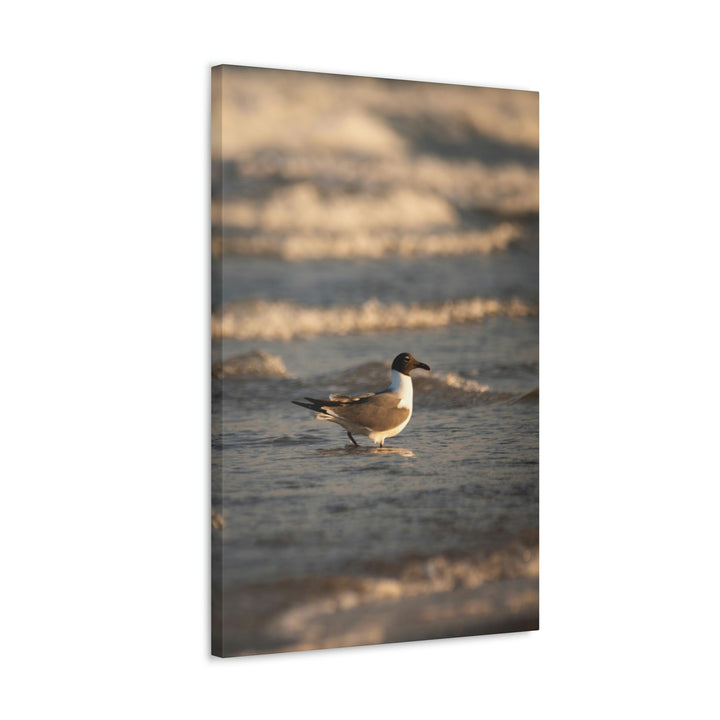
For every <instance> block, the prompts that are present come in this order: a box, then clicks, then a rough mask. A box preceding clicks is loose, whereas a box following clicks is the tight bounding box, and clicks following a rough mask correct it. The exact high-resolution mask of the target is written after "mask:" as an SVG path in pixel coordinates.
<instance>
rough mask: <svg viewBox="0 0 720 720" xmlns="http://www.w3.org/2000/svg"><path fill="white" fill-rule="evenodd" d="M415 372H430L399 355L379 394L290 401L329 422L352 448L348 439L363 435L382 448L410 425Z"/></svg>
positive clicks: (414, 360)
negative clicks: (344, 432) (344, 433)
mask: <svg viewBox="0 0 720 720" xmlns="http://www.w3.org/2000/svg"><path fill="white" fill-rule="evenodd" d="M415 368H422V369H423V370H427V371H428V372H430V366H429V365H426V364H425V363H422V362H420V361H419V360H416V359H415V358H414V357H413V356H412V355H411V354H410V353H400V354H399V355H398V356H397V357H396V358H395V359H394V360H393V364H392V370H391V375H392V382H391V383H390V385H389V387H387V388H386V389H385V390H383V391H382V392H379V393H368V394H367V395H360V396H358V397H349V396H347V395H331V396H330V399H329V400H314V399H313V398H309V397H306V398H305V400H307V401H308V402H306V403H304V402H299V401H298V400H293V401H292V402H293V403H295V405H299V406H300V407H304V408H307V409H308V410H312V411H313V412H316V413H317V415H316V416H315V417H316V418H317V419H318V420H330V421H331V422H334V423H337V424H338V425H342V426H343V427H344V428H345V430H347V434H348V437H349V438H350V440H352V443H353V445H355V446H356V447H358V443H357V442H356V441H355V438H354V437H353V436H352V434H353V433H355V434H356V435H367V436H368V437H369V438H370V439H371V440H372V441H373V442H374V443H375V444H376V445H379V446H380V447H383V445H384V443H385V439H386V438H389V437H394V436H395V435H397V434H398V433H400V432H402V430H403V428H404V427H405V426H406V425H407V424H408V422H410V416H411V415H412V411H413V386H412V380H411V379H410V373H411V371H413V370H414V369H415Z"/></svg>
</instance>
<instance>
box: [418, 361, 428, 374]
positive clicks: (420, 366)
mask: <svg viewBox="0 0 720 720" xmlns="http://www.w3.org/2000/svg"><path fill="white" fill-rule="evenodd" d="M415 367H416V368H422V369H423V370H427V371H428V372H430V366H429V365H426V364H425V363H421V362H418V361H417V360H416V361H415Z"/></svg>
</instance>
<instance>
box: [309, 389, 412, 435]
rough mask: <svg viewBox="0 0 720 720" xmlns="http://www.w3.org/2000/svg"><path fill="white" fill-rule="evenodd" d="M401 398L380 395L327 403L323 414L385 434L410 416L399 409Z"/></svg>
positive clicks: (405, 409) (323, 408)
mask: <svg viewBox="0 0 720 720" xmlns="http://www.w3.org/2000/svg"><path fill="white" fill-rule="evenodd" d="M399 402H400V398H399V397H398V396H397V395H395V394H394V393H386V392H382V393H378V394H377V395H370V396H368V397H363V398H358V399H357V400H353V401H350V402H335V403H326V404H324V406H323V407H322V410H321V412H324V413H325V414H327V415H332V416H334V417H337V418H340V419H342V420H347V422H350V423H352V424H353V425H360V426H361V427H365V428H368V429H370V430H374V431H376V432H384V431H385V430H391V429H392V428H395V427H397V426H398V425H400V424H402V423H403V422H405V420H407V419H408V416H409V415H410V410H408V408H406V407H402V408H401V407H398V403H399Z"/></svg>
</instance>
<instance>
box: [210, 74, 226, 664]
mask: <svg viewBox="0 0 720 720" xmlns="http://www.w3.org/2000/svg"><path fill="white" fill-rule="evenodd" d="M223 75H224V74H223V68H222V66H220V67H214V68H212V71H211V82H210V87H211V110H210V113H211V118H210V163H211V188H210V208H211V210H210V218H211V229H210V238H211V239H210V243H211V262H210V268H211V271H210V272H211V281H210V287H211V291H210V305H211V313H212V312H214V311H215V309H216V308H217V307H219V306H220V304H221V302H222V272H221V270H222V209H221V203H222V197H223V188H222V179H223V154H222V96H223V92H222V89H223ZM211 322H212V321H211ZM221 351H222V339H221V338H215V337H212V339H211V366H212V364H213V363H214V362H215V361H216V359H217V358H219V357H220V355H221ZM210 382H211V383H212V387H211V393H210V396H211V398H212V400H211V423H210V429H211V434H212V439H211V443H212V444H211V451H210V452H211V507H212V519H211V524H212V530H211V533H212V540H211V563H210V567H211V637H212V641H211V652H212V654H213V655H217V656H219V657H223V582H222V578H223V571H222V570H223V533H222V527H223V523H224V520H223V518H224V514H223V505H222V498H223V458H222V446H221V444H220V442H219V439H220V438H221V437H222V400H223V398H222V392H221V388H218V387H216V383H218V382H219V381H217V380H215V379H214V378H211V380H210Z"/></svg>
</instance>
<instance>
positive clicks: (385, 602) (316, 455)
mask: <svg viewBox="0 0 720 720" xmlns="http://www.w3.org/2000/svg"><path fill="white" fill-rule="evenodd" d="M248 72H249V71H248ZM263 77H264V78H265V79H266V80H267V79H268V78H270V80H272V78H275V81H276V82H277V84H276V85H274V84H273V82H270V83H269V85H268V87H270V88H275V90H277V88H279V87H281V86H284V85H283V83H285V81H286V77H285V75H282V74H280V75H278V74H271V76H263ZM255 79H257V78H256V77H255V75H253V74H252V73H250V74H249V75H248V74H243V73H239V74H238V75H232V76H231V78H230V80H229V81H228V82H230V83H231V88H232V89H233V91H234V92H235V93H236V95H234V96H233V97H237V98H242V97H245V96H244V95H243V93H245V95H247V97H250V96H252V97H253V101H252V102H250V100H248V99H247V97H246V100H247V102H245V104H243V103H239V104H238V108H241V109H237V108H236V109H235V112H236V113H237V117H244V119H245V120H246V121H247V124H246V125H245V129H246V131H247V133H246V134H245V135H242V134H240V135H238V138H237V139H236V140H235V145H233V143H232V142H229V144H228V146H227V147H228V148H234V150H232V151H230V150H227V152H226V156H225V157H224V164H222V166H221V168H222V172H221V173H220V180H221V182H218V184H217V185H216V187H215V188H214V198H215V202H218V201H220V200H223V201H224V203H225V206H226V207H227V208H229V209H228V212H227V214H226V216H225V221H224V222H219V223H218V221H217V217H216V232H215V236H214V241H213V242H214V252H215V261H214V264H213V375H214V377H213V408H212V413H213V423H212V426H213V453H212V462H213V508H214V510H215V511H216V512H217V513H219V515H220V516H221V517H222V521H221V522H219V523H218V527H217V529H215V530H214V531H213V586H214V594H213V615H214V638H213V645H214V652H216V654H221V655H238V654H252V653H258V652H276V651H282V650H293V649H309V648H317V647H336V646H340V645H359V644H367V643H375V642H393V641H400V640H413V639H422V638H431V637H447V636H451V635H465V634H476V633H488V632H502V631H510V630H523V629H533V628H536V627H537V622H538V601H537V582H538V570H537V568H538V552H537V549H538V548H537V537H538V535H537V534H538V456H539V454H538V362H539V359H538V327H539V325H538V223H537V215H536V214H535V213H534V212H533V207H534V208H535V210H536V205H535V206H533V197H534V198H535V203H536V191H534V190H533V187H534V186H533V182H534V180H533V178H534V177H536V173H537V167H536V163H535V164H534V163H533V158H535V159H536V156H535V155H533V153H532V152H530V153H527V152H526V153H525V154H523V152H524V151H523V152H520V151H518V152H511V150H512V148H513V147H515V148H516V149H517V147H519V145H513V142H512V139H511V138H510V137H509V136H508V135H507V133H509V132H511V130H508V127H507V126H506V125H502V124H501V123H500V122H499V121H498V122H497V123H496V125H495V126H492V123H491V122H490V120H488V118H487V117H486V116H485V115H484V114H483V113H482V112H481V110H482V108H480V109H478V110H477V111H476V113H475V115H473V114H472V113H470V117H473V118H474V120H473V122H475V123H476V125H477V126H478V127H479V126H480V125H482V127H483V133H488V132H490V130H489V128H491V127H495V128H496V132H497V137H496V138H495V141H494V142H493V143H491V144H490V145H487V143H486V142H485V140H482V142H481V141H480V140H481V139H482V138H481V139H479V137H480V136H479V134H478V133H479V131H477V132H475V131H472V132H470V130H467V128H466V129H465V130H463V131H462V132H467V137H465V136H463V134H462V132H461V131H460V129H459V128H460V126H457V127H455V131H456V132H455V138H456V141H453V142H452V143H450V144H448V142H442V143H441V142H439V141H438V142H435V143H433V138H432V137H431V135H432V132H435V131H436V130H437V131H438V132H440V130H438V128H440V127H443V125H442V123H441V124H440V125H438V124H437V123H436V120H437V112H439V110H438V107H440V106H437V107H436V106H434V105H433V107H434V108H435V113H436V114H435V115H433V118H435V119H434V120H433V121H432V122H430V121H429V119H428V118H429V117H430V116H429V115H427V113H426V114H425V115H422V114H421V115H419V116H418V123H419V125H413V124H412V117H410V116H408V117H404V118H402V121H401V120H400V118H399V115H398V113H400V112H401V111H400V110H399V109H398V107H396V103H397V97H396V92H400V93H401V94H403V97H404V98H405V101H406V102H411V103H419V104H420V105H418V107H420V106H421V105H422V103H423V102H427V101H428V98H430V99H432V97H433V93H434V92H440V93H441V95H443V97H444V100H445V103H446V104H445V105H443V106H442V107H447V108H450V110H448V112H449V113H450V111H451V110H452V111H453V112H455V111H457V112H458V114H456V115H455V116H453V117H454V118H455V120H457V118H459V117H465V115H463V112H465V111H466V110H467V101H468V98H471V97H475V96H474V95H472V93H471V94H470V95H467V94H464V95H463V94H462V93H460V95H458V96H457V98H456V97H455V95H453V94H452V92H450V94H448V92H449V91H448V90H447V88H440V89H439V90H438V89H437V88H438V87H439V86H431V85H413V86H406V85H405V84H401V85H400V86H396V85H393V84H390V85H387V84H386V83H382V82H380V81H367V80H363V81H361V82H358V83H356V84H355V85H352V83H351V86H352V87H351V92H349V94H348V95H347V96H345V97H344V99H342V98H340V99H338V100H337V102H338V103H340V102H344V103H346V104H347V107H348V108H349V110H347V112H349V113H350V114H351V115H353V113H355V114H354V115H353V117H354V118H355V119H354V120H353V121H352V122H353V123H355V125H354V126H353V127H355V128H356V130H357V127H356V125H357V124H358V123H360V120H358V117H360V115H358V113H360V114H361V115H362V117H363V118H364V120H363V122H364V123H366V125H363V127H365V130H366V134H365V135H362V133H360V135H361V136H362V137H361V139H360V140H356V138H357V137H358V136H357V134H356V133H355V132H353V133H349V134H347V136H346V135H344V134H343V133H345V129H346V128H345V125H343V124H342V122H344V121H342V122H341V121H338V122H339V123H340V125H339V126H338V128H337V133H338V135H337V136H336V138H335V140H333V141H332V143H330V140H329V139H328V138H329V137H330V135H323V136H322V140H315V141H313V142H316V143H318V146H317V147H316V152H315V153H314V154H312V153H311V154H309V155H308V154H307V152H306V151H305V150H304V149H302V148H305V144H302V145H300V144H299V145H298V146H297V147H295V146H293V144H292V143H291V142H290V140H288V139H287V138H284V139H283V140H282V141H278V142H279V144H280V146H281V147H280V148H279V150H278V152H277V153H275V154H273V153H270V152H268V150H267V148H266V147H265V146H264V145H263V143H264V142H266V141H265V140H264V139H263V138H265V135H263V133H264V130H263V125H262V123H261V122H259V116H261V115H262V114H263V112H264V111H263V110H262V107H263V103H262V102H261V101H260V100H259V99H258V98H262V97H264V96H263V95H262V92H263V91H261V89H260V86H259V85H255V84H253V83H254V81H255ZM306 80H307V82H308V83H309V85H308V86H307V88H306V90H307V92H308V95H307V96H305V95H302V94H301V95H299V96H297V97H298V98H300V97H301V96H302V98H303V101H302V102H303V108H304V110H303V112H304V111H305V110H307V107H306V103H309V104H310V105H312V102H314V101H317V102H318V103H319V104H320V105H322V106H323V112H326V113H327V112H328V107H327V106H326V104H324V103H323V102H320V101H319V100H318V98H324V97H325V96H324V95H322V93H319V94H318V95H314V94H313V93H314V92H316V91H317V92H319V90H318V89H322V87H324V85H323V83H325V82H326V81H325V80H323V78H322V76H309V79H307V78H306ZM350 80H352V79H350ZM240 81H242V82H240ZM235 82H237V83H238V84H237V85H236V84H233V83H235ZM328 82H330V83H331V84H332V85H333V87H334V86H335V83H336V82H337V81H336V80H330V81H328ZM263 87H265V86H263ZM339 87H341V88H347V87H350V86H348V85H340V86H339ZM398 87H399V88H400V90H397V91H396V88H398ZM353 88H354V89H353ZM465 90H468V89H465ZM471 90H474V89H471ZM253 93H255V95H253ZM281 97H282V98H283V99H282V100H281V99H280V98H281ZM293 97H294V96H293ZM513 97H515V100H513V99H512V98H510V100H511V101H512V102H510V101H508V102H509V106H512V107H515V108H516V110H517V112H520V111H521V110H522V111H523V112H526V109H523V108H525V103H526V98H524V97H522V98H518V97H516V96H513ZM273 98H274V100H273V103H271V105H272V108H273V112H274V113H277V112H281V110H282V107H284V105H283V103H289V104H290V105H292V102H294V101H293V100H291V99H288V98H287V97H285V96H282V95H274V96H273ZM308 98H310V99H308ZM313 98H314V100H313ZM483 98H484V102H487V103H489V105H488V107H491V109H492V112H494V113H495V114H496V116H497V117H496V118H495V119H496V120H497V119H498V118H500V119H503V122H506V123H507V122H508V118H509V117H510V116H512V112H511V113H510V115H508V107H509V106H508V105H507V103H506V104H503V103H501V102H497V97H496V95H494V94H490V95H483ZM506 100H507V98H506ZM297 101H298V102H300V100H299V99H298V100H297ZM238 102H239V101H238ZM268 102H269V101H268ZM328 102H330V105H332V107H334V108H335V110H334V111H332V112H330V117H335V115H333V112H337V113H341V110H340V109H339V107H340V106H339V105H333V103H332V102H331V101H328ZM453 103H455V105H453ZM493 103H494V104H493ZM513 103H515V105H513ZM431 104H432V103H431ZM481 104H482V103H481ZM343 107H345V105H343ZM483 107H484V106H483ZM247 108H256V109H257V108H260V109H259V110H257V112H258V113H259V116H258V118H251V117H250V116H249V115H247V113H250V111H249V110H247ZM453 108H455V110H453ZM459 109H462V112H459ZM531 109H532V108H531ZM296 110H297V112H300V111H299V110H298V109H297V108H296ZM391 110H392V112H391ZM343 112H344V110H343ZM242 113H246V115H245V116H243V115H242ZM393 113H395V114H393ZM231 114H232V113H231ZM250 114H252V113H250ZM341 114H342V113H341ZM233 117H235V116H233ZM298 117H302V114H301V115H299V116H298ZM448 117H450V116H448ZM493 117H495V116H493ZM368 118H371V120H372V122H370V120H369V119H368ZM423 118H424V120H423ZM450 119H452V118H450ZM491 120H492V118H491ZM255 121H257V124H253V123H254V122H255ZM298 122H301V120H300V121H298ZM348 122H349V121H348ZM367 123H370V124H367ZM483 123H485V124H484V125H483ZM360 124H362V123H360ZM308 127H309V128H311V127H314V126H313V125H312V123H310V124H309V125H308ZM444 127H445V128H446V129H447V125H445V126H444ZM513 127H515V130H514V131H513V132H516V133H517V134H518V138H521V137H522V138H525V135H523V133H525V132H526V130H527V128H526V126H525V125H523V124H522V123H518V124H517V125H516V126H513ZM368 128H372V133H371V132H370V130H369V129H368ZM298 132H300V131H298ZM307 132H310V130H308V131H307ZM328 132H330V131H329V130H328ZM253 133H255V134H253ZM398 133H399V134H398ZM403 133H405V134H404V135H403ZM428 133H429V134H428ZM473 133H474V134H473ZM339 137H341V139H342V142H341V141H340V140H338V138H339ZM482 137H483V138H486V135H483V136H482ZM253 138H254V139H253ZM463 138H464V139H463ZM305 140H307V138H305ZM525 141H526V138H525V139H524V140H523V142H525ZM353 142H356V143H357V144H356V146H355V151H354V152H355V154H352V153H350V151H349V149H348V148H349V146H351V145H352V143H353ZM519 142H520V141H519V140H518V143H519ZM253 143H257V146H255V145H253ZM327 143H330V145H331V147H326V146H325V145H326V144H327ZM337 143H340V145H343V147H344V149H342V150H341V149H338V147H337ZM408 143H410V144H409V145H408ZM423 143H425V144H423ZM463 143H465V145H466V147H467V148H470V149H473V148H474V149H475V150H477V149H478V148H480V149H483V148H484V149H485V150H487V152H488V153H489V154H488V155H487V157H486V162H485V163H484V164H483V162H482V157H480V156H478V157H476V158H475V159H473V160H472V163H470V164H468V162H469V161H461V160H458V152H459V148H461V147H462V146H463ZM484 143H485V144H484ZM310 144H312V142H311V143H310ZM409 147H412V152H408V148H409ZM423 148H424V154H423V153H418V149H423ZM488 148H489V149H488ZM485 150H483V151H485ZM503 152H506V155H507V157H508V163H510V164H503V162H502V158H503ZM433 153H434V155H433ZM391 158H392V160H393V162H389V159H391ZM523 159H524V162H525V165H523V164H522V162H520V161H523ZM519 162H520V164H519V165H518V163H519ZM476 181H477V182H480V181H482V182H483V183H485V185H483V188H485V189H484V190H482V191H480V190H477V191H472V188H473V187H474V186H473V183H474V182H476ZM389 186H394V187H395V189H394V190H393V189H391V188H390V189H388V188H389ZM486 186H487V187H486ZM379 187H380V188H382V187H385V188H386V189H387V193H386V194H383V193H382V192H379V190H378V188H379ZM398 187H399V188H400V190H398ZM308 188H311V189H308ZM403 188H405V190H407V188H411V190H407V192H406V191H405V190H403ZM488 188H490V189H488ZM491 191H492V193H495V194H496V195H493V196H492V197H491V194H492V193H491ZM533 193H535V194H534V195H533ZM388 197H390V198H391V199H392V200H393V202H388V201H387V198H388ZM429 197H432V198H434V200H433V201H432V202H430V200H428V198H429ZM473 198H475V200H473ZM473 202H475V205H473ZM493 202H494V203H495V205H494V207H495V210H496V211H498V212H502V213H504V214H505V215H506V216H507V214H508V212H511V210H512V208H514V207H516V208H519V213H518V214H516V215H515V216H513V217H512V218H511V221H510V223H511V226H508V225H507V222H508V220H507V218H506V219H498V217H496V216H495V215H494V214H493V212H492V209H493ZM395 205H397V206H398V211H397V214H396V215H393V208H394V207H395ZM358 208H360V210H358ZM360 211H361V212H360ZM348 218H349V219H348ZM293 223H295V224H293ZM502 223H505V226H503V227H502V228H501V229H500V230H498V228H500V227H501V225H502ZM358 224H359V225H360V226H361V228H362V232H363V235H362V237H360V236H358V235H357V233H356V232H355V230H353V228H354V227H356V226H357V225H358ZM493 228H494V229H495V230H493ZM488 232H491V233H492V232H495V235H493V236H492V237H493V238H494V240H493V241H492V242H490V243H488V242H486V241H487V237H488V236H487V235H486V234H484V233H488ZM388 238H389V239H388ZM453 238H454V239H453ZM458 238H460V240H459V241H458ZM468 238H469V240H468ZM423 240H424V242H423ZM456 241H457V242H456ZM453 243H454V244H453ZM218 248H219V250H218ZM400 352H411V353H412V354H413V355H415V357H416V358H418V359H419V360H421V361H423V362H426V363H428V364H429V365H430V366H431V367H432V372H431V373H429V374H428V373H425V372H423V371H422V370H416V371H414V372H413V381H414V388H415V400H414V412H413V416H412V419H411V420H410V423H409V424H408V426H407V427H406V428H405V430H404V431H403V432H402V433H401V434H400V435H398V436H396V437H394V438H390V439H389V440H388V441H387V442H386V446H385V448H382V449H380V448H375V447H374V446H373V445H372V443H371V442H370V441H369V439H368V438H366V437H362V436H361V437H357V438H356V439H357V440H358V442H359V443H360V444H361V447H359V448H356V447H354V446H352V445H351V444H350V441H349V440H348V438H347V436H346V434H345V431H344V430H343V429H342V428H341V427H340V426H338V425H335V424H333V423H329V422H326V421H323V422H321V421H318V420H316V419H315V417H314V414H313V413H311V412H310V411H308V410H305V409H303V408H300V407H298V406H296V405H293V404H291V400H293V399H302V398H303V397H304V396H310V397H326V396H327V395H328V394H329V393H343V394H362V393H366V392H373V391H378V390H382V389H384V388H385V387H386V386H387V385H388V382H389V373H390V362H391V360H392V358H393V357H395V355H397V354H398V353H400Z"/></svg>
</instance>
